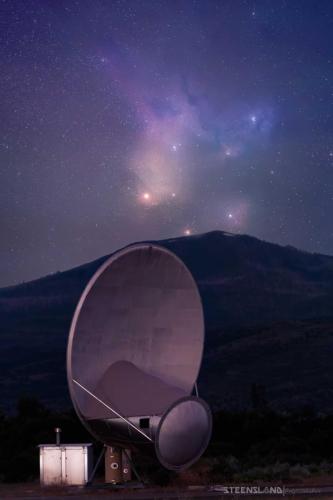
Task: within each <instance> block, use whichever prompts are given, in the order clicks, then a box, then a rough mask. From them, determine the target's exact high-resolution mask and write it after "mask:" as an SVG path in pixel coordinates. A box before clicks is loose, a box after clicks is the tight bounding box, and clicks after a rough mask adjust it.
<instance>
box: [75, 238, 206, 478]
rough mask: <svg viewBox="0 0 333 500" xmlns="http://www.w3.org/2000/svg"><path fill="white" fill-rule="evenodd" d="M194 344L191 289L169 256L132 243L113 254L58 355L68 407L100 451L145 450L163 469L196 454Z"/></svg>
mask: <svg viewBox="0 0 333 500" xmlns="http://www.w3.org/2000/svg"><path fill="white" fill-rule="evenodd" d="M203 345H204V317H203V309H202V304H201V298H200V295H199V292H198V289H197V286H196V283H195V281H194V279H193V277H192V275H191V273H190V272H189V270H188V269H187V267H186V266H185V264H184V263H183V262H182V261H181V260H180V259H179V258H178V257H177V256H176V255H174V254H173V253H172V252H170V251H169V250H166V249H165V248H163V247H160V246H157V245H152V244H146V243H143V244H135V245H131V246H129V247H127V248H125V249H123V250H120V251H119V252H117V253H115V254H113V255H112V256H111V257H110V258H109V259H107V260H106V261H105V262H104V263H103V264H102V265H101V267H100V268H99V269H98V270H97V272H96V273H95V274H94V276H93V277H92V278H91V279H90V281H89V282H88V284H87V286H86V288H85V290H84V292H83V294H82V296H81V298H80V300H79V303H78V305H77V307H76V310H75V313H74V317H73V320H72V324H71V328H70V333H69V340H68V347H67V377H68V384H69V390H70V395H71V398H72V401H73V405H74V408H75V410H76V412H77V414H78V416H79V417H80V419H81V420H82V422H83V423H84V425H85V426H86V427H87V428H88V430H89V431H90V432H91V433H92V434H93V435H95V437H97V438H98V439H100V440H101V441H102V442H104V443H105V444H107V445H110V446H120V447H123V448H132V449H133V448H134V449H135V448H146V449H149V448H155V452H156V455H157V457H158V459H159V461H160V462H161V463H162V464H163V465H164V466H165V467H166V468H168V469H182V468H185V467H188V466H189V465H191V464H192V463H194V462H195V461H196V460H197V459H198V458H199V457H200V455H201V454H202V453H203V452H204V450H205V449H206V447H207V444H208V442H209V439H210V434H211V413H210V410H209V408H208V406H207V404H206V403H205V402H204V401H202V400H201V399H199V398H198V397H194V396H192V392H193V388H194V385H195V383H196V380H197V377H198V374H199V370H200V365H201V360H202V354H203Z"/></svg>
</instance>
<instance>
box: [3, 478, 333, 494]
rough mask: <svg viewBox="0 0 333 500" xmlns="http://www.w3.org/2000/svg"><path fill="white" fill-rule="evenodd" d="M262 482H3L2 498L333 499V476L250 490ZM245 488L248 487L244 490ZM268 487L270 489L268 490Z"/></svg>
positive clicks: (263, 486)
mask: <svg viewBox="0 0 333 500" xmlns="http://www.w3.org/2000/svg"><path fill="white" fill-rule="evenodd" d="M254 486H256V487H259V485H254V484H248V485H239V484H229V483H228V484H227V483H226V484H225V485H224V486H222V485H212V486H192V487H191V486H189V487H187V488H182V489H181V488H153V487H149V486H148V487H142V486H141V485H139V484H135V483H133V484H132V485H131V486H128V485H126V487H124V486H112V485H103V484H96V485H93V486H88V487H79V486H68V487H55V486H53V487H41V486H40V484H39V482H38V481H36V482H33V483H21V484H0V500H2V499H7V498H8V499H9V498H16V499H19V498H26V499H29V500H33V499H38V500H41V499H46V500H56V499H59V498H66V497H67V498H69V500H79V499H81V498H82V499H83V500H85V499H91V500H98V499H101V498H105V497H109V498H111V499H114V500H168V499H170V500H171V499H186V500H192V499H193V500H194V499H204V498H229V499H230V500H231V499H233V498H237V499H238V498H244V497H247V498H248V497H249V496H251V497H252V498H260V499H261V500H265V499H272V498H278V497H283V499H286V500H288V499H290V500H291V499H294V498H295V497H296V498H297V499H303V498H304V499H305V498H307V499H309V498H316V499H318V498H321V497H323V498H330V499H333V478H332V476H327V477H321V478H320V481H319V480H318V479H317V480H316V481H315V480H314V479H307V480H304V481H302V483H297V484H288V483H280V484H278V483H275V484H267V483H265V484H264V483H262V484H260V488H261V493H260V494H256V493H252V494H251V493H250V491H249V490H247V489H246V488H247V487H250V488H253V487H254ZM277 486H278V487H279V488H280V490H279V491H278V492H276V493H275V494H270V491H269V488H270V487H277ZM241 488H245V489H243V490H242V489H241ZM267 488H268V489H267Z"/></svg>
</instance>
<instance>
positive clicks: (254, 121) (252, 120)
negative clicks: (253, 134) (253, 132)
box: [251, 115, 257, 123]
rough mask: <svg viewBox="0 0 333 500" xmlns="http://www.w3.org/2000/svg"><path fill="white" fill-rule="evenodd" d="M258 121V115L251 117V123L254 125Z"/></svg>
mask: <svg viewBox="0 0 333 500" xmlns="http://www.w3.org/2000/svg"><path fill="white" fill-rule="evenodd" d="M256 121H257V117H256V115H252V116H251V122H252V123H256Z"/></svg>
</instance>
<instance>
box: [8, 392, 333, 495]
mask: <svg viewBox="0 0 333 500" xmlns="http://www.w3.org/2000/svg"><path fill="white" fill-rule="evenodd" d="M253 403H254V406H256V404H257V400H256V397H255V395H254V397H253ZM58 426H59V427H61V428H62V439H63V440H64V442H66V441H67V442H87V441H88V442H89V441H91V436H90V435H89V434H88V433H87V432H86V430H85V429H84V428H83V427H82V425H81V423H80V422H79V421H78V419H77V417H76V415H75V414H74V412H73V411H68V412H54V411H51V410H48V409H47V408H45V407H44V406H43V405H42V404H41V403H40V402H39V401H38V400H36V399H32V398H22V399H20V400H19V402H18V404H17V412H16V414H15V415H11V416H8V415H5V414H4V413H0V443H1V446H0V481H1V482H20V481H30V480H34V479H37V478H38V474H39V457H38V449H37V448H36V446H37V445H38V444H40V443H48V442H49V443H53V442H54V440H55V436H54V428H55V427H58ZM94 445H95V448H96V450H95V451H96V453H97V452H98V451H99V449H100V445H98V444H97V443H94ZM136 464H137V465H138V467H139V468H140V473H141V474H142V475H143V477H144V478H145V479H147V480H149V482H150V483H151V484H159V485H161V486H164V485H167V484H178V485H182V484H184V485H186V484H195V483H197V484H207V483H217V482H221V481H223V480H224V481H225V480H228V481H252V480H253V481H255V480H258V479H260V480H285V479H289V478H290V479H296V478H304V477H308V476H310V475H321V474H331V473H333V415H316V414H314V413H313V412H312V411H310V410H303V411H301V412H298V413H290V414H278V413H274V412H271V411H269V409H267V408H265V407H261V408H258V407H256V410H252V411H248V412H238V413H231V412H218V413H216V414H215V415H214V433H213V437H212V441H211V444H210V446H209V448H208V450H207V452H206V453H205V455H204V456H203V457H202V459H201V460H200V461H199V462H198V463H197V464H196V465H195V466H194V467H192V468H190V469H189V470H188V471H184V472H182V473H180V474H176V473H170V472H169V471H165V470H163V468H161V467H160V466H159V465H158V464H157V463H156V462H155V461H152V460H150V459H147V458H145V457H142V456H140V458H137V459H136Z"/></svg>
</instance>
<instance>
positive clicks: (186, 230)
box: [184, 229, 192, 236]
mask: <svg viewBox="0 0 333 500" xmlns="http://www.w3.org/2000/svg"><path fill="white" fill-rule="evenodd" d="M191 234H192V231H191V229H185V231H184V235H185V236H190V235H191Z"/></svg>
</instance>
